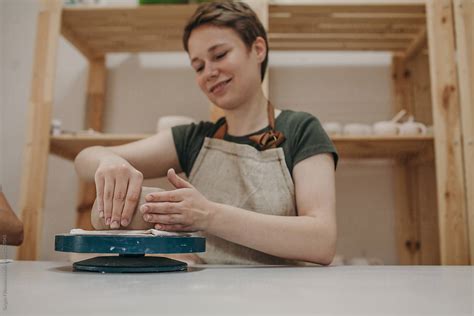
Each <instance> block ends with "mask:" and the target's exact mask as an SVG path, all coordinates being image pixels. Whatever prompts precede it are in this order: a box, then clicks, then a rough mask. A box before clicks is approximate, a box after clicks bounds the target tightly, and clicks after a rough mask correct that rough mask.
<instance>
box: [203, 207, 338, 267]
mask: <svg viewBox="0 0 474 316" xmlns="http://www.w3.org/2000/svg"><path fill="white" fill-rule="evenodd" d="M210 214H211V215H210V221H209V225H208V227H207V229H206V230H207V232H209V233H210V234H213V235H216V236H218V237H220V238H223V239H226V240H228V241H231V242H234V243H238V244H241V245H244V246H246V247H249V248H253V249H256V250H259V251H262V252H265V253H268V254H271V255H274V256H278V257H282V258H287V259H295V260H302V261H309V262H314V263H320V264H330V263H331V261H332V258H333V257H334V254H335V245H336V227H335V225H334V224H331V223H327V222H326V221H322V220H319V219H318V218H316V217H311V216H275V215H266V214H260V213H256V212H251V211H247V210H244V209H241V208H237V207H233V206H229V205H225V204H219V203H212V204H211V210H210Z"/></svg>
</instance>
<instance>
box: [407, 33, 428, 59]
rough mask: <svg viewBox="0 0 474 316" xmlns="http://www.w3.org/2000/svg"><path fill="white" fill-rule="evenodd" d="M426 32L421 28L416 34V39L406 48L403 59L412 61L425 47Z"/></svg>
mask: <svg viewBox="0 0 474 316" xmlns="http://www.w3.org/2000/svg"><path fill="white" fill-rule="evenodd" d="M427 37H428V36H427V31H426V27H423V28H422V29H421V31H420V32H419V33H418V35H417V36H416V38H415V39H414V40H413V41H412V42H411V44H410V46H408V48H407V50H406V51H405V58H406V59H412V58H413V57H414V56H416V55H417V54H418V53H419V52H420V51H421V50H422V49H423V48H425V47H426V45H427V42H426V39H427Z"/></svg>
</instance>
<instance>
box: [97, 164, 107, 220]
mask: <svg viewBox="0 0 474 316" xmlns="http://www.w3.org/2000/svg"><path fill="white" fill-rule="evenodd" d="M104 185H105V181H104V177H103V176H102V174H100V173H96V174H95V192H96V203H97V204H96V205H97V211H98V212H99V218H104Z"/></svg>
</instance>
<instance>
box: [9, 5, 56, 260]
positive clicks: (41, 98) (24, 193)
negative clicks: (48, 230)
mask: <svg viewBox="0 0 474 316" xmlns="http://www.w3.org/2000/svg"><path fill="white" fill-rule="evenodd" d="M61 2H62V1H61V0H42V1H41V4H40V6H41V7H40V12H39V15H38V21H37V31H36V44H35V53H34V64H33V78H32V83H31V96H30V104H29V109H28V121H27V126H28V130H27V136H26V137H27V138H26V142H25V146H24V151H23V155H24V158H23V159H24V161H23V174H22V179H21V196H20V209H21V217H22V220H23V224H24V233H25V237H24V242H23V245H22V246H21V247H20V248H19V250H18V253H17V257H18V259H21V260H35V259H36V258H37V256H38V243H39V241H40V240H41V228H42V217H43V205H44V196H45V186H46V175H47V164H48V155H49V134H50V124H51V111H52V104H53V97H54V93H53V90H54V89H53V87H54V77H55V72H56V53H57V46H58V40H59V32H60V25H61Z"/></svg>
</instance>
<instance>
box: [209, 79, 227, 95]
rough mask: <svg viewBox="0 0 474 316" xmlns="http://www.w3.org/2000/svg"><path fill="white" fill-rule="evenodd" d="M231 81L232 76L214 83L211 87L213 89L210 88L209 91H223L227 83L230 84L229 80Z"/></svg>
mask: <svg viewBox="0 0 474 316" xmlns="http://www.w3.org/2000/svg"><path fill="white" fill-rule="evenodd" d="M231 81H232V78H230V79H228V80H224V81H221V82H219V83H217V84H215V85H213V86H212V87H211V89H209V91H210V92H211V93H216V92H219V91H222V89H224V88H225V87H226V86H227V84H228V83H229V82H231Z"/></svg>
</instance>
